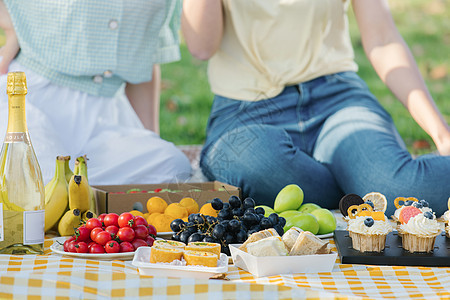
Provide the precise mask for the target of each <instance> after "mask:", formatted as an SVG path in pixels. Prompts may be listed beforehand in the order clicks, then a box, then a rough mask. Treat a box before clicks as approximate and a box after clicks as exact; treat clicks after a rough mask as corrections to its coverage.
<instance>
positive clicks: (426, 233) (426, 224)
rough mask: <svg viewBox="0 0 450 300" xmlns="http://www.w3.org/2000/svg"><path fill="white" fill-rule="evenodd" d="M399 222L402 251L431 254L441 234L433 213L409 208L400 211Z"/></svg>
mask: <svg viewBox="0 0 450 300" xmlns="http://www.w3.org/2000/svg"><path fill="white" fill-rule="evenodd" d="M399 221H400V223H401V224H400V225H399V226H398V231H399V234H400V236H401V237H402V247H403V249H405V250H408V251H409V252H431V251H432V250H433V249H434V243H435V241H436V237H437V236H438V235H439V234H441V232H442V229H441V226H440V225H439V223H438V221H437V220H436V216H435V215H434V213H432V212H430V211H426V212H422V211H420V209H418V208H417V207H414V206H409V207H405V208H404V209H403V210H402V211H401V213H400V214H399Z"/></svg>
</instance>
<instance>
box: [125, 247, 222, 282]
mask: <svg viewBox="0 0 450 300" xmlns="http://www.w3.org/2000/svg"><path fill="white" fill-rule="evenodd" d="M151 251H152V248H151V247H139V248H138V249H137V250H136V253H135V254H134V258H133V261H132V265H133V266H135V267H138V268H139V273H140V274H141V275H149V276H157V277H189V278H210V277H211V276H213V275H214V274H217V273H226V272H227V271H228V257H227V255H226V254H224V253H221V254H220V259H219V261H218V263H217V267H216V268H210V267H202V266H175V265H170V264H162V263H161V264H159V263H158V264H153V263H150V254H151Z"/></svg>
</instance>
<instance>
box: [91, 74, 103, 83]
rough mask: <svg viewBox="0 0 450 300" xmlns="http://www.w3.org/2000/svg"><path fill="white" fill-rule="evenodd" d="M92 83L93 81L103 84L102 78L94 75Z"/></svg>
mask: <svg viewBox="0 0 450 300" xmlns="http://www.w3.org/2000/svg"><path fill="white" fill-rule="evenodd" d="M93 81H94V82H95V83H102V82H103V77H102V75H95V76H94V78H93Z"/></svg>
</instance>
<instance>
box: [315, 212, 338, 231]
mask: <svg viewBox="0 0 450 300" xmlns="http://www.w3.org/2000/svg"><path fill="white" fill-rule="evenodd" d="M311 214H312V215H314V216H315V217H316V219H317V222H318V223H319V232H318V234H327V233H330V232H333V231H334V230H335V229H336V218H335V217H334V215H333V213H332V212H331V211H329V210H328V209H325V208H320V209H316V210H313V211H312V212H311Z"/></svg>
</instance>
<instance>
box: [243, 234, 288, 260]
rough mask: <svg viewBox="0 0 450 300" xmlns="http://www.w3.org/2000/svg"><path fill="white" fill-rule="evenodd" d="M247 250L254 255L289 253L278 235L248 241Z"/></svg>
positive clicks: (284, 254)
mask: <svg viewBox="0 0 450 300" xmlns="http://www.w3.org/2000/svg"><path fill="white" fill-rule="evenodd" d="M247 252H248V253H249V254H251V255H254V256H286V255H288V253H289V251H288V250H287V248H286V246H285V245H284V243H283V241H282V240H281V237H280V236H271V237H267V238H264V239H261V240H258V241H256V242H253V243H249V244H247Z"/></svg>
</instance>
